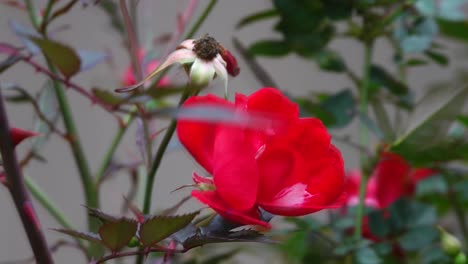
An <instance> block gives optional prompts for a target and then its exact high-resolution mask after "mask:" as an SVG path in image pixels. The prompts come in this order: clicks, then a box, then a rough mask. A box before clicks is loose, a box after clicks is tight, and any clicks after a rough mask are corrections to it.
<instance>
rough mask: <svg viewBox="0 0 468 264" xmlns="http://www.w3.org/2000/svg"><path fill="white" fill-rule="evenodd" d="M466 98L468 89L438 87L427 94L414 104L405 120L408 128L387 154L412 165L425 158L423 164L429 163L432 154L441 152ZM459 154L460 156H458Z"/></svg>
mask: <svg viewBox="0 0 468 264" xmlns="http://www.w3.org/2000/svg"><path fill="white" fill-rule="evenodd" d="M467 98H468V87H462V88H458V89H450V88H446V87H441V88H438V89H433V90H432V91H430V92H429V93H428V94H427V95H426V96H425V97H424V98H423V99H422V100H421V102H419V103H418V104H417V106H416V108H415V109H414V111H413V113H411V116H410V118H409V125H408V126H407V128H406V129H405V131H404V133H403V134H402V136H400V137H399V138H398V139H397V140H396V141H395V142H394V143H393V144H392V145H391V146H390V151H393V152H395V153H397V154H400V155H402V156H403V157H405V159H407V160H409V161H412V162H413V163H417V162H418V160H421V158H424V157H427V158H426V159H425V160H424V161H426V160H428V161H430V160H431V157H432V155H436V154H437V153H434V152H432V151H434V150H437V149H438V150H441V146H444V143H445V142H446V141H447V135H448V132H449V128H450V125H451V124H452V123H453V122H454V121H455V120H456V118H457V116H458V115H459V114H460V113H461V110H462V108H463V107H464V105H465V103H466V99H467ZM455 147H456V146H455ZM431 149H432V150H431ZM463 149H464V148H463ZM463 149H462V150H463ZM447 150H448V149H446V151H447ZM446 153H447V154H449V153H450V152H446ZM457 153H458V152H457ZM459 154H460V155H462V153H461V152H460V153H459ZM443 155H445V153H444V154H443ZM440 158H443V157H440ZM453 158H454V159H455V158H456V157H453ZM432 160H435V159H432Z"/></svg>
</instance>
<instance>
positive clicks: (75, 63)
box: [30, 37, 81, 78]
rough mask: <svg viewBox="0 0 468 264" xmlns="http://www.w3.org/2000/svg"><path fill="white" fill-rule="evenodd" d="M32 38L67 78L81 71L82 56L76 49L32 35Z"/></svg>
mask: <svg viewBox="0 0 468 264" xmlns="http://www.w3.org/2000/svg"><path fill="white" fill-rule="evenodd" d="M30 39H31V41H32V42H34V43H35V44H37V45H38V46H39V47H40V48H41V50H42V52H43V53H44V56H45V57H46V58H47V59H49V60H50V62H51V63H52V64H53V65H54V66H55V67H57V69H58V70H59V71H60V72H61V73H62V74H63V75H64V76H65V77H66V78H70V77H71V76H73V75H75V74H77V73H78V72H79V71H80V68H81V60H80V57H79V56H78V54H77V53H76V52H75V50H73V49H72V48H70V47H69V46H66V45H64V44H62V43H59V42H55V41H52V40H47V39H40V38H36V37H30Z"/></svg>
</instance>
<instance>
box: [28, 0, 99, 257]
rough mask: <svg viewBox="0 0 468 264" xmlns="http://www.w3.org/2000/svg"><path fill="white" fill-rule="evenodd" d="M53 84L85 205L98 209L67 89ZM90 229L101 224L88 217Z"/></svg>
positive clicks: (30, 6)
mask: <svg viewBox="0 0 468 264" xmlns="http://www.w3.org/2000/svg"><path fill="white" fill-rule="evenodd" d="M25 4H26V6H27V9H28V13H29V17H30V19H31V23H32V24H33V25H34V27H35V28H36V29H37V28H38V27H39V20H38V19H37V16H36V10H35V8H34V5H33V4H32V1H30V0H25ZM43 32H44V33H43V35H44V37H45V38H47V35H46V29H44V31H43ZM46 62H47V67H48V68H49V70H50V71H51V72H52V73H54V74H57V70H56V69H55V68H54V67H53V65H52V63H51V62H50V61H49V60H48V59H47V58H46ZM52 84H53V88H54V92H55V95H56V97H57V101H58V105H59V109H60V112H61V114H62V118H63V122H64V125H65V129H66V132H67V136H68V142H69V144H70V148H71V150H72V153H73V157H74V159H75V163H76V165H77V167H78V171H79V175H80V178H81V184H82V186H83V190H84V196H85V204H86V206H89V207H93V208H98V207H99V201H98V195H97V190H96V186H95V185H94V181H93V179H92V174H91V170H90V167H89V165H88V161H87V160H86V156H85V154H84V151H83V148H82V146H81V142H80V139H79V137H78V132H77V130H76V127H75V122H74V120H73V116H72V112H71V109H70V104H69V102H68V99H67V96H66V93H65V89H64V87H63V86H62V85H61V83H59V82H58V81H56V80H53V81H52ZM88 228H89V231H92V232H95V231H97V229H98V228H99V222H98V221H97V220H96V219H93V218H92V217H90V216H88ZM100 254H101V249H100V248H99V247H96V246H95V245H93V244H90V247H89V252H88V257H97V256H98V255H100Z"/></svg>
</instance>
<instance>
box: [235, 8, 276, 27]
mask: <svg viewBox="0 0 468 264" xmlns="http://www.w3.org/2000/svg"><path fill="white" fill-rule="evenodd" d="M276 16H278V11H276V9H268V10H263V11H260V12H256V13H254V14H250V15H247V16H245V17H243V18H242V19H241V20H240V21H239V23H237V25H236V29H241V28H243V27H245V26H247V25H250V24H252V23H255V22H259V21H262V20H265V19H270V18H272V17H276Z"/></svg>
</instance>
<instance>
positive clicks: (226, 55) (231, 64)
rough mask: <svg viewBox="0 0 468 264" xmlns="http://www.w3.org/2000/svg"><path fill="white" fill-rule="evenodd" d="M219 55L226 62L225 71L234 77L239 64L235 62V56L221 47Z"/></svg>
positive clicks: (237, 72) (237, 71)
mask: <svg viewBox="0 0 468 264" xmlns="http://www.w3.org/2000/svg"><path fill="white" fill-rule="evenodd" d="M220 55H221V57H222V58H223V60H224V61H225V62H226V70H227V72H228V73H229V74H230V75H231V76H233V77H236V76H237V75H238V74H239V72H240V69H239V65H238V64H237V60H236V58H235V57H234V56H233V55H232V54H231V52H229V50H227V49H222V50H221V51H220Z"/></svg>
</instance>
